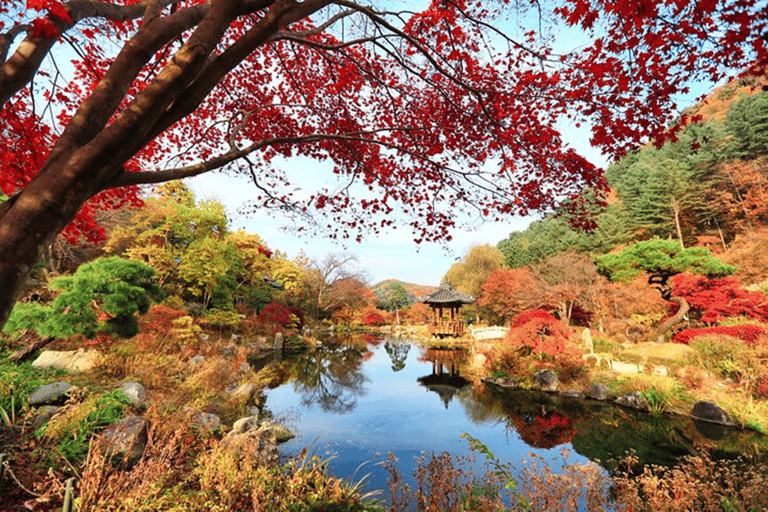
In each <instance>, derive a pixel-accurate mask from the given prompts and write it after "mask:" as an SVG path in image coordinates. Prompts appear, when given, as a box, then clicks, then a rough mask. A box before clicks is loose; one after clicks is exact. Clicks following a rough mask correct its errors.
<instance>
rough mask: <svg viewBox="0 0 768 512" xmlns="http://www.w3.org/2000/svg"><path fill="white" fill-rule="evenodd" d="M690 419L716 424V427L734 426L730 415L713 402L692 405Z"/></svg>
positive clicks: (734, 423)
mask: <svg viewBox="0 0 768 512" xmlns="http://www.w3.org/2000/svg"><path fill="white" fill-rule="evenodd" d="M691 418H693V419H695V420H700V421H707V422H709V423H717V424H718V425H726V426H728V427H735V426H736V422H735V421H733V418H731V415H730V414H728V413H727V412H726V411H725V410H723V409H722V408H721V407H720V406H719V405H717V404H715V403H713V402H704V401H701V402H696V403H695V404H693V409H691Z"/></svg>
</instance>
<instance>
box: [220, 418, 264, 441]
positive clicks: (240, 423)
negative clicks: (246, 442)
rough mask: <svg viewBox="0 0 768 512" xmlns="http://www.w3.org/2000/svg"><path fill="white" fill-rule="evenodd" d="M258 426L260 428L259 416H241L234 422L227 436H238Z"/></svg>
mask: <svg viewBox="0 0 768 512" xmlns="http://www.w3.org/2000/svg"><path fill="white" fill-rule="evenodd" d="M256 428H259V417H258V416H248V417H245V418H240V419H239V420H237V421H236V422H234V423H233V424H232V430H230V431H229V432H227V435H226V437H232V436H238V435H240V434H244V433H246V432H248V431H249V430H253V429H256Z"/></svg>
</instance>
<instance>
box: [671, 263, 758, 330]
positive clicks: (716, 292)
mask: <svg viewBox="0 0 768 512" xmlns="http://www.w3.org/2000/svg"><path fill="white" fill-rule="evenodd" d="M671 285H672V290H673V293H674V295H676V296H678V297H683V298H684V299H685V300H686V301H687V302H688V304H689V306H690V307H691V310H692V311H694V312H696V313H697V316H698V317H699V320H701V321H702V322H704V323H706V324H714V323H717V322H719V321H722V320H723V319H725V318H728V317H745V318H751V319H753V320H759V321H761V322H766V321H768V295H766V294H764V293H761V292H756V291H750V290H745V289H744V288H742V287H741V283H740V282H739V280H738V279H736V278H734V277H721V278H719V279H707V278H706V277H703V276H695V275H693V274H690V273H688V272H684V273H682V274H678V275H676V276H673V277H672V279H671Z"/></svg>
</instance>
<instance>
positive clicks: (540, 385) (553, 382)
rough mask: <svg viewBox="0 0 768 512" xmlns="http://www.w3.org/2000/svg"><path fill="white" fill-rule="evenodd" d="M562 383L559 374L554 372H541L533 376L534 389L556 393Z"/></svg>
mask: <svg viewBox="0 0 768 512" xmlns="http://www.w3.org/2000/svg"><path fill="white" fill-rule="evenodd" d="M559 384H560V382H559V381H558V380H557V374H556V373H555V372H553V371H552V370H541V371H538V372H536V375H534V376H533V388H534V389H540V390H541V391H549V392H554V391H557V386H558V385H559Z"/></svg>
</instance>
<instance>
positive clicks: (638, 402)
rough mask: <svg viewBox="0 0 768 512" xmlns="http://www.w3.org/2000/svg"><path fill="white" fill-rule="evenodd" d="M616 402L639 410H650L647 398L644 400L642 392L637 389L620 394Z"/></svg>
mask: <svg viewBox="0 0 768 512" xmlns="http://www.w3.org/2000/svg"><path fill="white" fill-rule="evenodd" d="M616 403H617V404H619V405H623V406H624V407H630V408H632V409H637V410H639V411H650V410H651V405H650V404H649V403H648V400H646V399H645V397H644V396H643V394H642V393H640V392H639V391H634V392H632V393H629V394H626V395H623V396H620V397H619V398H617V399H616Z"/></svg>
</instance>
